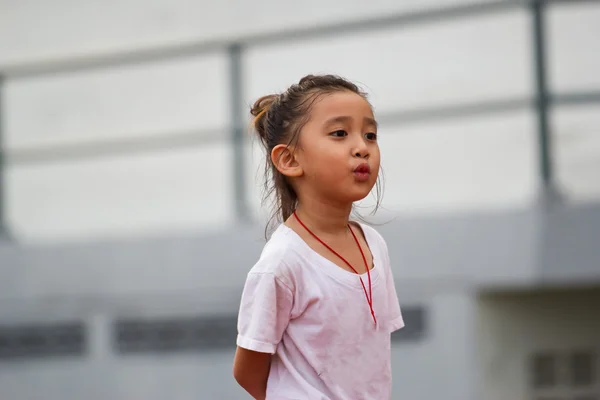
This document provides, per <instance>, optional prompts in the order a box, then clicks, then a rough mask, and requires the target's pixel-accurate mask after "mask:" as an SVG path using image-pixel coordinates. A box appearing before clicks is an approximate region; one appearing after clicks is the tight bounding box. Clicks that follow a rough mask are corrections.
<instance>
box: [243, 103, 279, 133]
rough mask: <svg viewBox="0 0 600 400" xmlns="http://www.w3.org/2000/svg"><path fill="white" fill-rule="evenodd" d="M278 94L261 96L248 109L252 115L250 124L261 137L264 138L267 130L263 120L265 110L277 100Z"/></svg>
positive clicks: (264, 119)
mask: <svg viewBox="0 0 600 400" xmlns="http://www.w3.org/2000/svg"><path fill="white" fill-rule="evenodd" d="M278 97H279V95H277V94H269V95H266V96H263V97H261V98H259V99H258V100H256V101H255V102H254V105H253V106H252V108H251V109H250V114H252V116H254V121H253V123H252V125H253V126H254V130H255V131H256V133H257V134H258V135H259V136H260V137H261V138H262V139H266V134H267V130H266V129H265V121H266V116H267V112H268V111H269V108H271V106H272V105H273V103H274V102H275V101H276V100H277V98H278Z"/></svg>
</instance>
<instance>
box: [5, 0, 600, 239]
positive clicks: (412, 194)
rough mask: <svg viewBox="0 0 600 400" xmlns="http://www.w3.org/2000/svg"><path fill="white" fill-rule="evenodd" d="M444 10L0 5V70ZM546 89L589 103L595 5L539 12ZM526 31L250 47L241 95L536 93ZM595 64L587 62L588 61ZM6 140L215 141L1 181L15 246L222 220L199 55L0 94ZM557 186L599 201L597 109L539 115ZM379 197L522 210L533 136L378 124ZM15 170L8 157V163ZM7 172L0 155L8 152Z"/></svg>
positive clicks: (432, 103)
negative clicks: (320, 76)
mask: <svg viewBox="0 0 600 400" xmlns="http://www.w3.org/2000/svg"><path fill="white" fill-rule="evenodd" d="M458 3H459V2H457V1H444V2H441V1H436V2H434V1H428V2H423V1H419V2H417V1H406V2H393V1H386V0H378V1H372V2H368V3H364V2H353V3H352V4H351V5H349V4H347V3H344V7H340V6H339V4H340V3H339V2H337V1H334V0H328V1H319V2H318V3H317V2H314V1H309V0H303V1H299V2H295V3H294V8H292V9H288V8H287V7H288V6H289V5H288V4H285V5H284V4H283V3H281V2H275V1H270V0H269V1H263V2H259V3H256V2H255V3H247V2H242V1H238V2H225V3H219V5H218V6H217V5H216V4H215V3H210V4H209V3H206V2H188V1H183V0H178V1H162V0H161V1H159V0H154V1H152V2H151V3H147V2H144V6H143V7H140V6H139V5H140V3H139V1H135V0H127V1H124V2H119V3H118V4H116V3H106V2H96V1H91V0H87V1H81V2H76V3H72V2H67V1H64V0H63V1H59V2H52V4H45V3H40V2H32V1H24V2H11V1H0V70H2V68H8V69H9V70H10V68H16V66H18V65H19V64H20V63H35V62H37V61H40V62H41V61H45V60H54V59H61V58H70V57H79V56H93V55H95V54H105V53H106V54H108V53H111V52H121V51H129V50H136V49H140V48H152V47H153V46H168V45H177V43H181V42H186V41H191V40H198V39H202V38H205V39H207V40H217V39H223V38H235V37H243V35H244V34H250V33H264V32H273V33H274V34H276V33H277V30H278V29H289V28H292V27H309V26H315V25H323V24H328V23H338V22H340V21H343V20H358V19H363V18H367V17H372V16H378V15H386V14H390V13H393V12H401V11H414V10H418V9H422V8H424V7H425V8H427V7H434V6H435V7H439V6H442V5H453V4H458ZM550 11H551V12H550V13H549V18H548V20H549V26H548V33H549V35H548V37H549V44H550V48H549V51H548V53H549V62H550V73H551V76H550V83H551V86H552V89H553V90H556V91H557V92H559V93H565V92H569V91H572V90H600V78H598V74H597V73H596V71H597V70H598V68H599V67H600V56H598V54H600V52H599V51H595V50H600V49H599V48H598V46H599V45H598V42H597V40H596V39H595V38H597V37H600V27H599V25H597V24H595V21H597V20H598V19H600V5H590V4H582V5H575V6H569V7H567V6H561V7H556V6H554V7H552V9H551V10H550ZM530 36H531V27H530V18H529V15H528V14H527V13H525V12H523V10H517V9H515V10H514V11H508V12H506V11H503V12H501V13H499V14H498V15H493V16H485V17H477V18H475V19H457V20H453V21H450V22H442V23H439V24H427V25H423V26H419V25H416V26H408V27H405V28H404V29H386V30H380V31H374V32H373V33H360V34H352V33H349V34H344V35H342V36H339V37H330V38H326V39H321V38H319V39H311V40H302V41H295V42H290V43H279V44H276V45H275V44H274V45H265V46H262V45H261V46H258V47H251V48H249V49H248V50H247V51H246V52H245V54H244V56H243V65H244V78H245V83H246V87H245V91H246V93H245V96H244V101H245V102H246V103H248V104H250V103H251V102H252V101H253V100H254V99H255V98H256V97H258V96H260V95H262V94H265V93H269V92H272V91H280V90H283V89H285V87H286V86H287V85H289V84H290V83H292V82H294V81H296V80H298V79H299V78H300V77H301V76H303V75H304V74H306V73H320V72H333V73H338V74H341V75H344V76H346V77H348V78H350V79H352V80H355V81H357V82H358V83H360V84H362V85H363V86H364V87H365V89H367V90H368V91H369V92H370V94H371V99H372V101H373V103H374V105H375V108H376V111H377V112H378V113H379V114H380V115H388V114H389V113H393V112H395V111H410V110H414V109H423V108H427V107H444V106H453V105H461V104H472V103H478V102H482V101H491V100H508V99H512V98H528V97H531V96H532V95H533V88H534V82H533V79H532V71H533V67H532V61H531V59H530V56H531V54H530V46H531V43H530V42H531V37H530ZM594 49H595V50H594ZM4 87H5V91H4V94H3V97H4V98H3V100H4V105H5V115H4V116H3V118H4V119H5V120H4V122H3V123H4V131H5V135H6V138H5V139H6V140H5V141H6V146H7V147H8V149H9V151H10V152H11V154H15V155H17V156H18V154H20V153H19V152H23V151H26V150H32V149H40V148H52V147H56V146H62V147H64V146H68V145H72V144H84V143H88V144H89V143H98V142H104V141H111V142H112V141H121V140H134V139H139V138H143V137H149V138H151V139H152V140H157V138H158V139H161V138H169V136H170V135H176V134H181V133H182V132H183V133H185V132H195V131H207V132H208V133H207V134H208V135H211V136H219V137H221V136H222V137H223V141H222V142H219V141H215V140H212V141H211V144H210V145H206V146H202V145H198V146H195V147H194V146H190V147H189V148H185V149H182V148H178V149H169V148H166V149H165V150H162V151H160V150H154V151H148V152H139V153H136V152H132V153H125V154H122V155H115V156H103V157H98V158H93V159H89V160H83V159H66V160H64V161H60V160H59V161H53V162H51V163H48V164H44V163H39V164H28V163H19V162H15V163H14V164H9V166H8V177H7V185H8V187H7V212H8V220H9V223H10V226H11V228H12V230H13V232H14V234H15V235H16V236H17V237H19V238H21V239H22V240H24V241H44V242H45V241H53V242H55V241H59V242H60V241H64V240H88V239H98V238H107V237H123V236H139V235H154V234H158V233H164V232H176V231H188V230H199V229H200V230H211V229H214V228H216V227H223V226H227V225H229V224H231V223H232V222H233V221H234V215H233V199H232V196H233V182H232V180H231V173H232V172H231V166H232V165H231V157H232V154H231V150H230V147H229V143H228V142H227V141H226V138H227V137H228V136H229V133H228V126H229V122H230V121H229V113H228V110H229V108H228V107H229V105H230V101H231V99H230V98H229V96H230V93H229V86H228V60H227V58H226V54H225V53H220V52H215V53H211V54H205V55H202V56H198V57H190V58H181V59H175V60H171V61H164V62H150V63H145V64H139V65H132V66H126V67H110V68H102V69H97V70H88V71H81V72H77V73H73V74H71V73H69V74H58V75H47V76H40V77H27V78H15V79H10V77H9V78H8V79H7V80H6V82H5V85H4ZM552 122H553V130H554V135H555V139H556V140H555V142H556V150H555V155H556V166H557V171H556V173H557V177H558V180H559V184H560V185H561V186H562V187H563V188H564V190H565V192H566V194H567V195H568V196H569V197H570V198H571V199H572V200H574V201H588V200H591V199H598V198H600V180H598V179H595V177H597V176H598V174H600V157H599V156H598V154H599V153H600V135H598V129H599V128H600V117H598V112H597V108H596V107H587V108H561V109H560V110H558V111H557V112H556V113H555V114H554V115H553V117H552ZM381 145H382V149H383V157H384V158H383V162H384V170H385V172H386V195H385V201H384V205H385V207H386V208H387V209H388V210H389V211H390V212H392V213H398V212H401V213H409V214H415V213H420V214H422V213H428V214H429V213H440V212H442V213H447V212H458V211H466V210H489V209H499V208H515V207H517V208H518V207H522V206H525V205H527V204H528V203H530V202H531V201H533V200H534V199H535V197H536V191H537V158H536V157H537V153H536V152H537V148H536V125H535V117H534V115H533V113H532V112H530V111H527V110H524V111H515V112H507V113H500V114H495V115H489V116H478V117H475V118H461V119H454V120H450V121H445V120H442V121H437V122H428V123H418V124H411V125H402V124H400V125H394V124H393V123H390V124H383V126H382V133H381ZM247 149H248V150H247V156H248V157H247V159H248V169H247V178H248V186H249V197H250V201H251V205H252V208H253V211H254V212H256V213H257V214H259V213H261V209H260V207H259V200H260V185H259V183H260V169H259V166H260V164H261V162H262V155H261V153H260V151H259V149H258V148H256V147H255V148H254V149H253V148H252V147H251V146H250V145H249V146H248V147H247ZM16 158H18V157H16ZM9 159H10V155H9Z"/></svg>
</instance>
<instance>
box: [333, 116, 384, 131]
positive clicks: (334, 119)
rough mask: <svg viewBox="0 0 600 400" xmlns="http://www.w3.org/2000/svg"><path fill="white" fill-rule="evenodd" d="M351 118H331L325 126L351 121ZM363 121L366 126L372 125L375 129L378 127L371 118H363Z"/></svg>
mask: <svg viewBox="0 0 600 400" xmlns="http://www.w3.org/2000/svg"><path fill="white" fill-rule="evenodd" d="M351 120H352V117H349V116H346V115H341V116H339V117H333V118H331V119H328V120H327V121H326V122H325V125H331V124H334V123H336V122H348V121H351ZM363 120H364V121H365V122H366V123H367V124H368V125H373V126H374V127H375V128H377V127H378V125H379V124H377V121H375V119H373V118H371V117H364V118H363Z"/></svg>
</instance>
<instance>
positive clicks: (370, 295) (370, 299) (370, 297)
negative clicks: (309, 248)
mask: <svg viewBox="0 0 600 400" xmlns="http://www.w3.org/2000/svg"><path fill="white" fill-rule="evenodd" d="M294 217H296V220H298V222H299V223H300V225H302V227H303V228H304V229H306V231H307V232H308V233H310V234H311V235H312V236H313V237H314V238H315V239H317V240H318V241H319V243H321V244H322V245H323V246H325V247H326V248H327V249H328V250H329V251H331V252H332V253H333V254H335V255H336V256H338V257H339V258H340V259H341V260H342V261H343V262H345V263H346V265H348V266H349V267H350V269H352V271H354V273H355V274H356V275H359V273H358V271H357V270H356V269H354V267H353V266H352V265H351V264H350V263H349V262H348V261H346V259H345V258H344V257H342V256H341V255H340V254H339V253H338V252H336V251H335V250H334V249H332V248H331V247H329V246H328V245H327V243H325V242H324V241H322V240H321V238H319V237H318V236H317V235H315V234H314V233H313V232H312V231H311V230H310V229H308V227H307V226H306V225H304V222H302V220H300V218H298V214H296V211H294ZM348 229H350V233H351V234H352V237H353V238H354V241H355V242H356V245H357V246H358V249H359V250H360V255H361V256H362V258H363V261H364V262H365V268H367V276H368V277H369V293H367V288H366V286H365V283H364V282H363V280H362V277H361V276H360V275H359V276H358V278H359V279H360V283H361V284H362V287H363V290H364V292H365V297H366V298H367V304H368V305H369V309H370V310H371V315H372V316H373V321H374V322H375V325H377V318H375V311H374V310H373V287H372V285H371V271H370V269H369V265H368V263H367V258H366V257H365V253H364V252H363V249H362V247H361V246H360V243H359V242H358V238H357V237H356V235H355V234H354V231H353V230H352V228H351V227H350V225H349V224H348Z"/></svg>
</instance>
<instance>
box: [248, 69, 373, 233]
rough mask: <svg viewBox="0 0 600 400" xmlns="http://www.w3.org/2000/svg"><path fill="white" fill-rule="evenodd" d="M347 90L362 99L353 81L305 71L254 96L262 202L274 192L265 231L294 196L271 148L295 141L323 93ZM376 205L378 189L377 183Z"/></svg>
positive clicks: (289, 209) (292, 204)
mask: <svg viewBox="0 0 600 400" xmlns="http://www.w3.org/2000/svg"><path fill="white" fill-rule="evenodd" d="M341 91H348V92H352V93H356V94H358V95H360V96H362V97H364V98H365V99H366V98H367V94H366V93H364V92H363V91H361V90H360V89H359V88H358V86H356V85H355V84H354V83H352V82H350V81H348V80H346V79H344V78H341V77H339V76H336V75H307V76H305V77H304V78H302V79H300V82H298V83H296V84H294V85H292V86H290V87H289V88H288V89H287V90H286V91H285V92H283V93H280V94H269V95H266V96H263V97H261V98H259V99H258V100H256V102H255V103H254V105H253V106H252V108H251V110H250V113H251V114H252V115H253V116H254V121H253V127H254V130H255V131H256V133H257V134H258V137H259V138H260V141H261V143H262V145H263V147H264V149H265V151H266V157H265V158H266V160H265V181H264V189H265V191H264V197H263V203H265V202H267V201H268V200H269V199H270V198H271V196H272V195H275V196H274V199H273V200H274V207H273V214H272V215H271V217H270V219H269V224H267V228H266V232H268V231H269V230H270V226H272V224H273V223H275V222H277V221H278V220H279V219H281V221H282V222H284V221H285V220H287V219H288V218H289V217H290V216H291V215H292V214H293V212H294V210H295V209H296V206H297V203H298V196H297V195H296V192H295V191H294V188H293V187H292V185H290V183H289V182H288V180H287V178H286V177H285V176H284V175H283V174H282V173H281V172H279V171H278V170H277V168H276V167H275V165H274V164H273V161H272V160H271V151H272V150H273V148H274V147H275V146H277V145H279V144H284V143H286V144H287V145H291V144H295V143H296V142H297V141H298V136H299V133H300V130H301V129H302V127H303V126H304V125H305V124H306V123H307V122H308V119H309V113H310V110H311V107H312V105H313V104H314V103H315V101H316V100H318V99H319V98H320V97H321V96H323V95H325V94H330V93H335V92H341ZM376 191H377V206H379V202H380V197H381V189H380V185H379V182H378V183H377V190H376Z"/></svg>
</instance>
